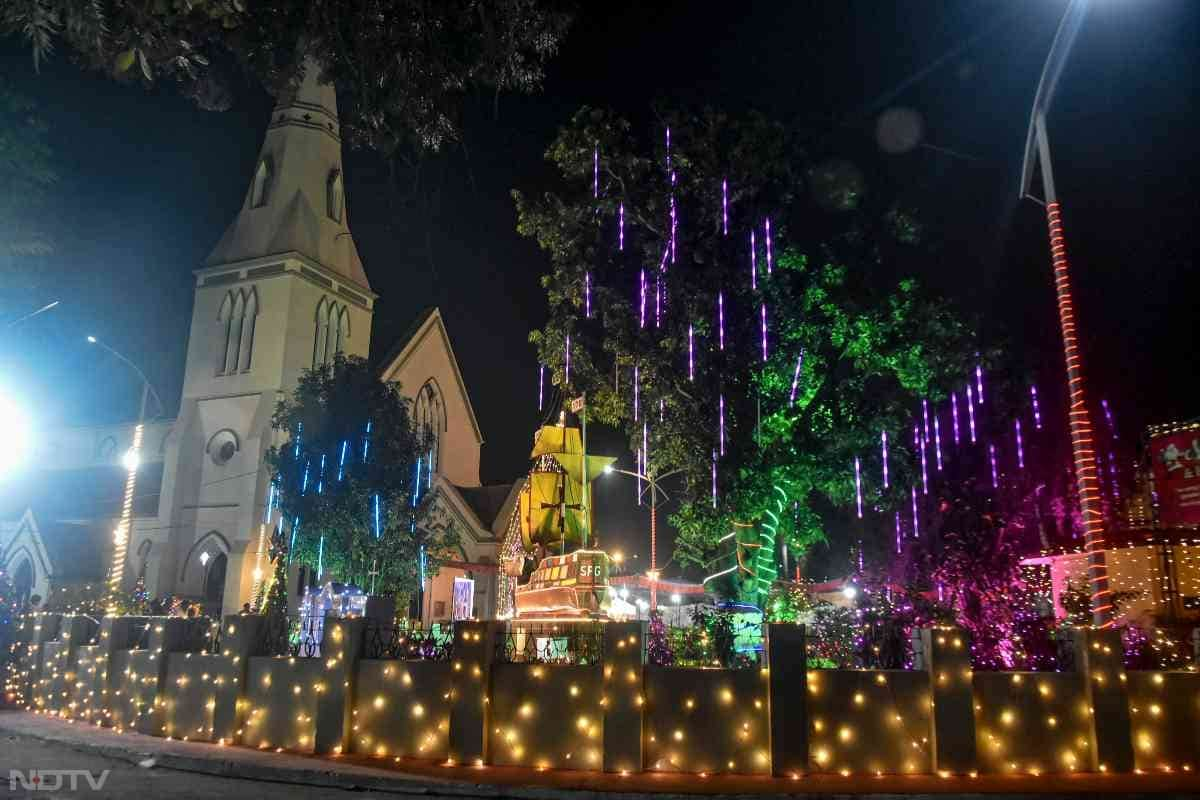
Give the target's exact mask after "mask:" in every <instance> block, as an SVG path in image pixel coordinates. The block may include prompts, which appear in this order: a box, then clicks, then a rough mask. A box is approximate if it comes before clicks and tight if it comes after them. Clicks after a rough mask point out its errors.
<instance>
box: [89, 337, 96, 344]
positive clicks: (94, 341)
mask: <svg viewBox="0 0 1200 800" xmlns="http://www.w3.org/2000/svg"><path fill="white" fill-rule="evenodd" d="M87 340H88V344H95V343H96V337H95V336H89V337H87Z"/></svg>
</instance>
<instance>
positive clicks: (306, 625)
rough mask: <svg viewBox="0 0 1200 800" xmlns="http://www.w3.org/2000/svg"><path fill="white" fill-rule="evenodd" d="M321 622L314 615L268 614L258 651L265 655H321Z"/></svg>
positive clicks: (294, 656) (308, 656)
mask: <svg viewBox="0 0 1200 800" xmlns="http://www.w3.org/2000/svg"><path fill="white" fill-rule="evenodd" d="M322 622H323V620H321V619H319V618H316V617H305V618H303V619H297V618H295V617H285V616H274V615H268V616H267V618H266V620H265V622H264V623H263V626H262V638H261V640H260V642H259V648H258V649H259V652H261V653H262V654H263V655H266V656H290V657H292V658H317V657H318V656H320V655H321V637H322V634H323V633H324V631H323V627H322V624H321V623H322Z"/></svg>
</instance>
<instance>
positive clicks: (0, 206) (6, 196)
mask: <svg viewBox="0 0 1200 800" xmlns="http://www.w3.org/2000/svg"><path fill="white" fill-rule="evenodd" d="M57 178H58V175H57V173H56V171H55V169H54V156H53V153H52V152H51V150H50V145H49V142H48V140H47V128H46V124H45V122H44V121H43V120H42V119H41V117H39V116H38V114H37V109H36V107H35V106H34V104H33V103H32V102H31V101H30V100H28V99H26V98H24V97H22V96H21V95H20V94H17V93H15V92H13V91H12V90H11V89H10V88H8V86H6V85H5V84H4V82H3V81H2V80H0V185H2V186H4V192H3V193H0V271H2V272H5V273H7V272H8V270H7V269H6V268H7V267H8V266H9V262H10V261H11V260H12V259H13V258H14V257H17V256H29V255H41V254H44V253H46V252H49V249H50V241H49V238H48V237H47V235H46V232H45V231H44V230H43V228H42V225H41V222H42V215H41V213H40V212H41V203H42V202H43V201H44V200H45V198H46V194H47V192H48V191H49V190H50V187H51V186H53V185H54V183H55V181H56V180H57ZM14 277H15V276H13V275H9V276H8V278H7V279H8V280H12V279H14ZM9 288H10V289H11V288H12V287H11V286H10V287H9Z"/></svg>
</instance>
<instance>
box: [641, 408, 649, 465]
mask: <svg viewBox="0 0 1200 800" xmlns="http://www.w3.org/2000/svg"><path fill="white" fill-rule="evenodd" d="M642 472H645V473H646V474H647V475H649V474H650V423H649V422H647V421H646V420H642Z"/></svg>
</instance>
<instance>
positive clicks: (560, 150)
mask: <svg viewBox="0 0 1200 800" xmlns="http://www.w3.org/2000/svg"><path fill="white" fill-rule="evenodd" d="M664 120H665V123H666V125H667V126H669V128H670V136H671V150H670V153H669V155H668V152H667V149H666V142H665V137H664V136H663V135H662V134H663V131H662V129H659V131H657V133H656V135H655V143H654V144H652V145H650V146H647V145H646V144H645V143H643V142H642V141H640V140H639V139H638V138H637V137H636V136H635V135H634V134H633V133H632V126H631V125H630V124H629V123H628V122H627V121H625V120H624V119H621V118H619V117H617V116H615V115H613V114H612V113H609V112H605V111H600V110H593V109H587V108H585V109H583V110H581V111H580V112H579V113H577V114H576V115H575V117H574V118H573V120H572V121H571V123H570V124H569V125H567V126H566V127H565V128H564V129H563V130H562V131H561V132H560V134H559V136H558V137H557V139H556V140H555V141H554V143H553V144H552V145H551V146H550V148H549V150H548V152H547V158H548V159H549V160H550V161H551V162H552V163H553V164H554V165H555V166H556V167H557V168H558V171H559V174H560V176H561V179H562V180H561V183H560V184H559V185H558V186H557V187H556V189H555V190H554V191H552V192H549V193H547V194H545V195H544V196H542V197H540V198H536V199H534V198H529V197H526V196H524V195H522V194H521V193H519V192H514V196H515V199H516V203H517V210H518V215H519V224H518V230H519V231H520V232H521V233H522V234H524V235H526V236H529V237H532V238H535V239H536V240H537V242H538V244H539V245H540V246H541V248H542V249H543V250H544V251H545V252H546V254H547V255H548V256H549V260H550V267H551V269H550V272H549V274H547V275H545V276H544V277H543V286H544V287H545V291H546V296H547V300H548V303H549V308H550V320H549V322H548V323H547V325H546V326H545V327H544V328H542V329H541V330H538V331H534V332H533V333H532V334H531V336H530V339H531V341H532V342H533V343H534V344H535V345H536V346H537V349H538V354H539V357H540V359H541V361H542V362H543V363H544V364H546V365H548V366H549V367H550V368H551V369H552V371H553V381H554V382H555V383H556V384H558V385H560V386H561V385H563V384H565V383H568V381H567V376H566V374H565V366H566V363H565V362H566V352H567V338H568V336H569V337H570V343H571V350H570V353H571V356H570V357H571V369H570V380H569V384H570V390H571V391H570V392H568V393H566V394H568V395H569V394H572V393H577V392H579V391H581V390H585V391H587V393H588V400H589V406H590V408H591V409H592V413H593V414H594V415H595V416H597V417H598V418H599V420H600V421H601V422H603V423H605V424H609V425H613V426H617V427H619V428H623V429H624V430H625V432H626V433H627V434H628V436H629V440H630V444H631V449H635V448H639V447H641V445H642V441H643V437H645V439H646V440H647V444H648V451H649V458H648V461H647V469H649V470H650V471H651V472H654V473H657V474H662V473H665V472H666V471H668V470H672V469H681V470H682V471H683V473H684V476H685V480H686V489H685V491H684V492H683V493H682V502H681V505H680V508H679V510H678V512H677V513H676V514H675V516H674V518H673V522H674V523H675V524H676V526H677V528H678V537H677V539H676V557H677V558H679V560H680V561H681V562H683V563H685V564H701V563H704V562H705V561H706V560H707V559H708V558H709V557H710V556H711V555H712V553H713V550H714V546H715V544H716V541H717V539H718V538H719V537H720V536H722V535H723V534H724V533H726V532H727V531H728V530H730V529H731V524H732V523H733V522H735V521H738V522H750V523H757V522H759V521H760V520H761V519H762V518H763V516H764V514H765V513H766V511H767V510H769V509H771V508H774V505H773V504H774V503H775V498H776V497H778V490H777V488H776V487H779V489H782V490H783V491H784V492H785V493H786V496H787V497H788V498H789V505H790V506H791V508H790V513H787V514H784V515H783V516H784V517H785V518H784V519H780V520H778V535H779V536H781V537H782V538H783V540H784V541H786V542H787V544H788V545H789V547H790V548H791V549H792V552H793V553H796V554H801V553H803V552H805V550H806V549H807V548H809V547H811V545H812V544H813V543H814V542H818V541H821V540H822V539H823V538H824V536H825V530H826V527H825V525H824V523H823V520H822V511H823V509H827V508H829V507H830V506H831V504H834V505H846V504H851V505H852V504H853V503H854V499H855V495H854V492H855V489H854V460H855V458H856V457H858V458H860V459H861V461H862V465H863V474H864V475H879V474H880V464H879V458H880V456H879V439H880V431H881V430H884V429H886V430H889V431H892V432H893V440H892V442H891V453H892V464H891V469H892V475H893V477H894V481H893V484H892V486H893V488H892V489H891V490H890V491H884V490H883V488H882V487H881V486H879V485H878V484H877V483H875V482H871V481H868V483H867V485H866V492H867V497H866V502H867V503H868V504H872V505H875V504H878V505H883V506H887V505H888V504H890V503H893V502H896V503H897V504H898V503H899V501H900V500H901V498H900V496H899V491H898V489H897V487H898V486H900V485H904V486H907V485H908V484H907V482H904V480H903V479H905V478H906V477H908V476H911V469H912V468H911V466H910V465H911V463H912V458H911V456H912V453H911V441H910V440H909V439H908V438H907V437H903V436H897V435H895V434H896V433H897V432H899V431H902V430H905V429H906V427H907V425H908V424H910V422H911V414H912V410H913V408H914V407H916V408H919V407H920V399H921V398H922V397H928V398H929V399H930V400H932V401H936V400H938V399H940V398H941V397H942V396H943V395H944V389H943V388H941V387H948V386H951V385H954V384H955V383H956V382H959V381H961V379H962V376H964V375H965V374H966V373H967V370H968V368H969V366H970V365H973V364H974V363H975V359H976V358H977V354H976V351H977V346H976V345H975V344H974V342H973V338H972V334H971V333H970V332H969V330H968V328H967V326H966V325H965V324H964V323H963V322H962V321H961V320H960V319H958V317H956V316H955V315H954V314H953V313H952V312H951V311H950V310H949V309H948V308H947V307H946V306H945V305H944V304H943V303H940V302H938V301H936V300H933V299H930V298H929V297H928V296H926V295H925V294H924V293H922V292H921V291H920V290H919V288H918V287H917V285H916V283H915V282H914V281H913V280H911V279H908V278H902V277H901V278H897V277H896V276H898V275H904V274H905V273H906V272H908V271H909V270H910V269H912V268H913V267H914V266H916V265H918V264H919V263H920V262H921V259H923V258H926V257H927V251H926V250H924V249H923V248H922V247H921V240H920V233H921V229H920V226H919V225H918V224H917V223H916V221H915V217H914V215H913V214H912V213H911V212H910V211H908V210H906V209H904V208H903V207H901V206H900V205H898V204H896V203H895V202H894V201H892V200H891V199H890V198H888V197H886V196H881V193H876V194H874V195H872V194H870V193H867V192H865V190H864V188H863V184H862V181H861V176H860V175H859V174H858V173H856V172H855V171H854V170H853V169H848V168H846V167H845V165H842V166H839V164H838V162H822V163H820V164H816V163H814V161H813V160H811V159H810V158H809V157H808V156H807V154H806V152H805V150H804V148H803V147H802V145H801V143H800V141H799V135H798V134H797V133H795V132H794V131H793V130H792V129H789V128H785V127H784V126H782V125H779V124H776V123H773V122H771V121H769V120H767V119H766V118H764V117H761V116H757V115H752V116H749V117H746V118H741V119H734V118H730V117H728V116H726V115H723V114H719V113H714V112H705V113H703V114H699V115H687V114H668V115H666V116H665V118H664ZM723 181H724V182H725V184H726V186H727V187H728V204H727V217H728V226H727V227H728V233H726V224H725V221H724V219H723V202H722V182H723ZM622 207H623V214H624V220H625V225H624V248H623V249H620V247H619V230H618V228H619V224H620V223H619V220H620V217H621V214H622ZM672 208H674V209H675V217H674V219H675V220H676V223H675V224H674V226H673V224H672ZM768 217H769V218H770V222H771V226H772V232H771V233H772V252H771V256H770V259H771V263H770V268H769V269H768V265H767V259H768V257H767V251H766V231H765V221H766V220H767V218H768ZM673 227H674V237H672V228H673ZM752 230H753V231H754V232H755V235H756V236H755V244H756V248H757V249H756V254H755V257H754V258H755V262H754V263H755V265H756V267H757V274H756V275H755V277H754V279H753V283H752V277H751V273H752V261H751V248H750V233H751V231H752ZM643 273H644V274H645V276H646V277H645V279H644V283H643V278H642V275H643ZM643 285H645V286H646V289H645V292H646V296H647V299H646V300H645V301H643V300H642V292H643V289H642V286H643ZM718 293H719V294H720V296H721V297H720V301H719V299H718ZM719 302H721V303H722V304H723V309H724V320H725V323H724V346H723V347H722V346H721V342H720V338H721V332H720V330H719V328H720V325H719V312H718V303H719ZM589 303H590V306H591V316H590V318H588V317H587V313H586V312H587V306H588V305H589ZM643 306H645V310H643ZM764 312H765V318H766V342H767V345H766V347H767V352H766V356H765V358H764V354H763V344H762V327H763V326H762V322H763V314H764ZM689 331H690V332H691V348H692V349H693V362H694V375H691V374H689V366H688V363H689ZM801 356H803V359H802V363H801V365H800V367H799V371H798V375H797V363H798V361H800V359H801ZM985 358H986V355H985ZM635 368H636V375H637V379H638V388H637V398H638V405H639V406H640V408H639V409H638V412H637V416H636V418H635V414H634V403H633V398H634V394H635V392H634V387H633V378H634V374H635ZM794 376H795V377H796V380H795V387H796V388H795V395H794V398H793V395H792V393H793V378H794ZM722 397H723V399H724V409H725V431H726V440H725V446H724V449H725V453H724V455H723V456H721V457H720V458H719V460H718V481H717V482H718V502H717V504H716V507H714V505H713V502H712V498H711V469H712V458H713V453H714V451H719V450H720V449H721V443H720V442H719V433H718V432H719V418H720V408H721V402H722Z"/></svg>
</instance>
